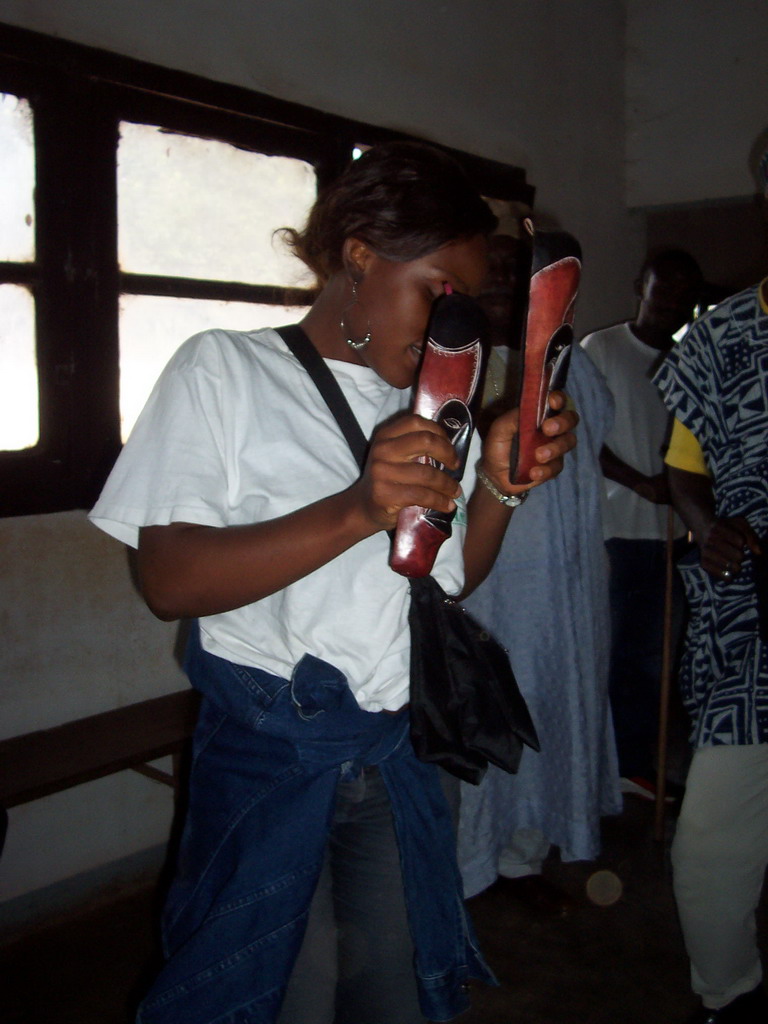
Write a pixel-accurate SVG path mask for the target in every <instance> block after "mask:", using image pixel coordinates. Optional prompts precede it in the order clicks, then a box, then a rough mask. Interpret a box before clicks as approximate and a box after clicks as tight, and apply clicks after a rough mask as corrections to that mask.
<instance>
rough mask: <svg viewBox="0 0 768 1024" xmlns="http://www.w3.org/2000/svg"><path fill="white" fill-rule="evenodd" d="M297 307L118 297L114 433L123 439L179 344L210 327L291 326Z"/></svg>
mask: <svg viewBox="0 0 768 1024" xmlns="http://www.w3.org/2000/svg"><path fill="white" fill-rule="evenodd" d="M305 313H306V308H305V307H301V306H294V307H290V306H259V305H255V304H253V303H248V302H216V301H213V300H207V299H205V300H204V299H174V298H166V297H161V296H154V295H123V296H121V299H120V430H121V433H122V438H123V440H125V439H126V438H127V437H128V435H129V434H130V432H131V430H132V428H133V425H134V423H135V422H136V418H137V416H138V415H139V413H140V412H141V410H142V408H143V407H144V403H145V402H146V400H147V398H148V397H149V393H150V391H151V390H152V386H153V385H154V383H155V381H156V380H157V378H158V376H159V375H160V371H161V370H162V369H163V367H164V366H165V364H166V363H167V362H168V360H169V359H170V358H171V356H172V355H173V353H174V352H175V351H176V349H177V348H178V347H179V345H180V344H181V343H182V342H183V341H185V340H186V339H187V338H190V337H191V336H192V335H193V334H197V333H198V332H199V331H205V330H208V329H209V328H211V327H226V328H227V329H228V330H235V331H251V330H257V329H258V328H260V327H281V326H282V325H283V324H291V323H295V322H296V321H297V320H300V319H301V318H302V317H303V316H304V314H305Z"/></svg>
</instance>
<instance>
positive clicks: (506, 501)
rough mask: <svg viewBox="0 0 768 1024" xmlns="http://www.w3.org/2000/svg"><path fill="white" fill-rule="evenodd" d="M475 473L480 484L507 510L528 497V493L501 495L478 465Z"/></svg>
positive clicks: (520, 503)
mask: <svg viewBox="0 0 768 1024" xmlns="http://www.w3.org/2000/svg"><path fill="white" fill-rule="evenodd" d="M475 472H476V474H477V479H478V480H479V481H480V483H481V484H482V485H483V486H484V487H485V488H487V489H488V490H489V491H490V492H491V494H492V495H493V496H494V498H495V499H496V500H497V501H500V502H501V504H502V505H506V506H507V508H517V506H518V505H522V504H523V502H524V501H525V499H526V498H527V497H528V491H522V493H520V494H503V493H502V492H501V491H500V490H499V488H498V487H497V486H496V484H495V483H494V482H493V480H491V478H490V477H489V476H488V474H487V473H486V472H485V470H484V469H482V468H481V467H480V465H478V466H477V467H476V469H475Z"/></svg>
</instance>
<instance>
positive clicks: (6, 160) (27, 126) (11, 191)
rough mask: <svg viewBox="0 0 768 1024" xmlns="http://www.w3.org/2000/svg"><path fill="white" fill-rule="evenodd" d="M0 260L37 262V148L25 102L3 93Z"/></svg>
mask: <svg viewBox="0 0 768 1024" xmlns="http://www.w3.org/2000/svg"><path fill="white" fill-rule="evenodd" d="M0 167H2V176H3V187H2V189H0V260H12V261H14V262H19V263H22V262H29V261H30V260H33V259H34V258H35V227H34V210H35V206H34V203H35V199H34V196H35V147H34V140H33V135H32V110H31V109H30V106H29V103H28V102H27V101H26V100H23V99H19V98H18V97H16V96H11V95H10V94H8V93H0Z"/></svg>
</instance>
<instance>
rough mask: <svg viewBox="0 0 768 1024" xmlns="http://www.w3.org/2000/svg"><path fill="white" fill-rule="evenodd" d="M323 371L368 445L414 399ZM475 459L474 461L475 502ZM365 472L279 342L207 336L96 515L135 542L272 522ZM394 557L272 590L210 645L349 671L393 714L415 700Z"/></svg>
mask: <svg viewBox="0 0 768 1024" xmlns="http://www.w3.org/2000/svg"><path fill="white" fill-rule="evenodd" d="M327 364H328V366H329V367H330V368H331V370H332V372H333V374H334V376H335V378H336V380H337V381H338V383H339V385H340V386H341V389H342V391H343V393H344V395H345V397H346V398H347V400H348V401H349V403H350V405H351V407H352V410H353V412H354V413H355V416H356V417H357V419H358V422H359V423H360V426H361V428H362V430H363V432H364V433H365V434H366V436H370V434H371V433H372V432H373V429H374V427H375V426H376V425H377V424H379V423H381V422H382V421H384V420H386V419H389V418H390V417H391V416H393V415H394V414H396V413H398V412H400V411H401V410H403V409H404V408H405V407H407V406H408V404H409V402H410V399H411V392H410V391H409V390H405V391H399V390H397V389H395V388H392V387H390V386H389V385H388V384H386V383H385V382H384V381H383V380H381V378H380V377H378V376H377V375H376V373H375V372H374V371H373V370H370V369H369V368H368V367H364V366H358V365H356V364H352V363H345V362H339V361H336V360H327ZM473 444H474V445H475V446H476V444H477V442H476V441H474V440H473ZM478 454H479V452H478V450H477V448H476V447H475V448H473V450H472V451H471V452H470V456H469V458H468V460H467V472H466V474H465V481H464V482H465V488H466V493H468V494H471V491H472V488H473V487H474V482H475V478H474V464H475V461H476V459H477V457H478ZM358 476H359V469H358V466H357V463H356V462H355V460H354V457H353V456H352V453H351V451H350V450H349V447H348V445H347V442H346V441H345V440H344V438H343V436H342V435H341V432H340V430H339V428H338V426H337V424H336V421H335V420H334V418H333V416H332V415H331V413H330V411H329V410H328V408H327V406H326V404H325V402H324V400H323V399H322V397H321V396H320V394H319V392H318V390H317V388H316V386H315V384H314V382H313V381H312V379H311V378H310V377H309V375H308V374H307V372H306V371H305V370H304V368H303V367H302V366H301V365H300V364H299V363H298V362H297V361H296V359H295V358H294V356H293V355H292V354H291V353H290V352H289V351H288V349H287V347H286V346H285V344H284V342H283V340H282V339H281V338H280V336H279V335H278V334H276V333H275V332H274V331H273V330H270V329H267V330H260V331H254V332H248V333H242V332H237V331H222V330H215V331H207V332H205V333H203V334H199V335H196V336H195V337H194V338H191V339H190V340H189V341H187V342H186V343H185V344H184V345H182V346H181V348H180V349H179V350H178V352H177V353H176V354H175V355H174V357H173V358H172V359H171V361H170V363H169V364H168V366H167V367H166V369H165V370H164V371H163V374H162V375H161V377H160V379H159V381H158V382H157V384H156V386H155V388H154V390H153V392H152V394H151V396H150V398H149V400H148V402H147V405H146V406H145V408H144V411H143V412H142V414H141V416H140V417H139V420H138V421H137V423H136V426H135V427H134V430H133V432H132V434H131V437H130V438H129V440H128V442H127V443H126V445H125V447H124V449H123V451H122V453H121V455H120V457H119V458H118V460H117V462H116V464H115V467H114V469H113V470H112V473H111V475H110V477H109V479H108V481H107V483H106V485H105V487H104V490H103V492H102V494H101V496H100V498H99V500H98V502H97V504H96V506H95V508H94V509H93V511H92V512H91V514H90V518H91V519H92V521H93V522H94V523H95V524H96V525H97V526H98V527H100V528H101V529H103V530H105V531H106V532H107V533H109V534H111V535H112V536H113V537H116V538H117V539H118V540H121V541H123V542H124V543H126V544H130V545H132V546H134V547H135V546H136V545H137V544H138V531H139V528H140V527H142V526H149V525H166V524H168V523H172V522H190V523H198V524H201V525H205V526H215V527H223V526H231V525H238V524H245V523H254V522H263V521H265V520H269V519H274V518H275V517H277V516H281V515H285V514H287V513H289V512H293V511H295V510H296V509H298V508H302V507H303V506H305V505H309V504H311V503H312V502H314V501H317V500H318V499H320V498H323V497H327V496H328V495H331V494H336V493H338V492H339V491H342V490H344V489H346V488H347V487H349V486H350V484H352V483H353V482H354V481H355V480H356V479H357V478H358ZM465 519H466V516H465V507H464V503H463V501H461V502H460V505H459V510H458V512H457V516H456V519H455V520H454V525H453V536H452V537H451V538H449V540H447V541H446V542H445V543H444V544H443V546H442V548H441V550H440V552H439V554H438V558H437V560H436V563H435V569H434V573H433V574H434V576H435V577H436V578H437V579H438V580H439V581H440V583H441V584H442V585H443V586H444V587H445V589H446V590H447V591H448V592H449V593H457V592H458V591H459V590H460V589H461V587H462V585H463V575H464V567H463V556H462V545H463V540H464V532H465V526H464V523H465ZM388 557H389V538H388V536H387V534H386V533H384V532H380V533H377V534H375V535H374V536H372V537H369V538H367V539H365V540H363V541H361V542H360V543H358V544H356V545H354V546H353V547H352V548H350V549H349V550H347V551H345V552H343V553H342V554H341V555H339V556H338V557H337V558H335V559H333V561H332V562H329V563H328V564H327V565H324V566H321V567H320V568H319V569H317V570H315V571H314V572H312V573H310V574H309V575H308V576H306V577H304V578H303V579H301V580H298V581H297V582H296V583H294V584H292V585H291V586H288V587H286V588H285V589H284V590H281V591H279V592H278V593H276V594H272V595H270V596H269V597H265V598H263V599H262V600H260V601H257V602H255V603H253V604H250V605H246V606H244V607H242V608H237V609H235V610H233V611H230V612H224V613H222V614H219V615H210V616H206V617H204V618H202V619H201V620H200V626H201V636H202V643H203V646H204V648H205V649H206V650H208V651H210V652H211V653H212V654H216V655H218V656H219V657H222V658H226V659H228V660H229V661H232V662H235V663H238V664H244V665H249V666H253V667H256V668H261V669H264V670H265V671H267V672H272V673H274V674H276V675H279V676H281V677H284V678H290V676H291V673H292V671H293V668H294V666H295V665H296V664H297V662H298V661H300V659H301V658H302V657H303V656H304V655H305V654H307V653H310V654H313V655H315V656H316V657H318V658H322V659H324V660H326V661H328V662H330V663H331V664H333V665H335V666H336V667H337V668H339V669H340V670H341V671H342V672H344V674H345V675H346V677H347V680H348V682H349V685H350V688H351V689H352V691H353V692H354V694H355V697H356V698H357V700H358V703H359V704H360V706H361V707H363V708H364V709H365V710H368V711H378V710H382V709H386V710H396V709H397V708H399V707H401V706H402V705H403V704H404V703H405V702H406V701H407V699H408V698H407V691H408V676H409V658H410V635H409V631H408V606H409V594H408V581H407V580H406V579H405V578H404V577H402V576H400V575H398V574H397V573H395V572H393V571H392V570H391V569H390V568H389V565H388Z"/></svg>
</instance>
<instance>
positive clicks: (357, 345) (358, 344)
mask: <svg viewBox="0 0 768 1024" xmlns="http://www.w3.org/2000/svg"><path fill="white" fill-rule="evenodd" d="M359 302H360V300H359V299H358V297H357V282H356V281H352V301H351V302H349V303H348V304H347V305H346V306H345V307H344V309H343V310H342V313H341V320H340V321H339V327H340V328H341V333H342V335H343V336H344V340H345V341H346V343H347V344H348V345H349V347H350V348H351V349H353V350H354V351H355V352H360V350H361V349H364V348H365V347H366V346H367V345H370V343H371V321H370V320H367V325H368V329H367V331H366V332H365V334H364V336H363V338H362V339H361V340H360V341H355V339H354V338H350V337H349V330H348V328H347V325H346V323H345V320H346V316H347V313H348V312H349V310H350V309H352V307H353V306H356V305H358V303H359Z"/></svg>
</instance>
